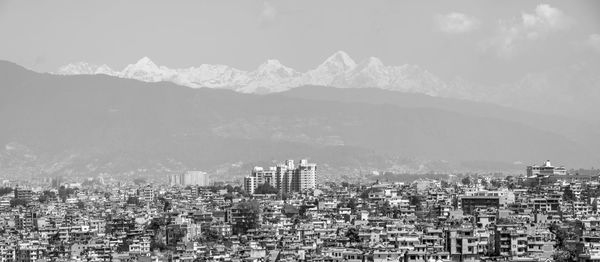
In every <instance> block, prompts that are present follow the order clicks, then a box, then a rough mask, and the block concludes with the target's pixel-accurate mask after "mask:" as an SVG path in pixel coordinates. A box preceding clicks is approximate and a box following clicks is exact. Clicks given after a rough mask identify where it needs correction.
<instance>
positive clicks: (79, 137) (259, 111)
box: [0, 62, 596, 174]
mask: <svg viewBox="0 0 600 262" xmlns="http://www.w3.org/2000/svg"><path fill="white" fill-rule="evenodd" d="M290 94H291V93H289V94H288V95H285V94H283V95H268V96H259V95H248V94H240V93H235V92H232V91H227V90H214V89H204V88H200V89H190V88H186V87H181V86H177V85H174V84H171V83H164V82H160V83H144V82H139V81H135V80H127V79H119V78H114V77H109V76H101V75H90V76H55V75H48V74H38V73H35V72H31V71H27V70H25V69H23V68H21V67H19V66H17V65H14V64H11V63H7V62H1V63H0V123H2V125H1V128H0V145H4V151H0V152H2V153H0V170H3V172H5V173H7V172H8V173H10V172H12V173H14V172H30V173H36V172H37V173H42V174H44V173H52V174H56V173H67V174H69V173H90V174H97V173H99V172H148V170H150V171H151V172H155V173H168V172H179V171H181V170H185V169H188V168H194V169H203V170H209V171H210V170H218V169H222V168H223V167H228V166H231V164H232V163H252V162H258V161H270V160H274V159H278V160H282V159H286V158H299V157H309V158H311V159H312V160H313V161H314V162H317V163H319V164H320V165H321V166H323V167H326V168H325V169H322V171H323V172H327V173H335V172H341V170H352V168H356V167H357V166H360V167H361V168H379V169H386V168H395V169H396V170H405V171H421V172H423V171H427V170H431V169H427V167H425V168H424V167H423V166H422V164H423V163H430V162H435V161H441V163H451V164H447V165H442V166H439V165H438V166H435V168H436V169H437V170H443V169H445V168H452V169H453V170H460V169H461V166H460V163H462V162H464V161H467V162H471V163H472V162H473V161H480V162H481V163H485V162H491V163H496V162H500V163H512V162H514V161H523V162H534V161H535V162H539V160H540V159H545V158H549V159H556V161H557V162H560V163H564V164H567V165H570V166H587V165H592V164H594V163H595V162H594V161H595V159H596V158H594V157H595V155H593V153H592V151H590V150H589V149H588V148H587V147H584V146H581V145H580V144H579V143H578V142H576V141H574V140H573V139H570V138H567V136H565V135H561V134H558V133H555V132H550V131H548V130H542V129H539V128H534V127H531V126H529V125H526V124H523V123H519V122H518V121H516V122H515V121H509V120H508V119H502V117H497V118H495V117H492V116H489V115H485V114H480V115H477V114H466V113H465V112H464V111H468V110H466V109H465V110H463V111H460V110H453V109H452V108H439V107H438V108H436V107H431V106H424V107H421V106H420V104H418V103H415V104H414V105H410V106H406V105H405V106H398V105H396V104H394V103H385V104H384V103H365V102H364V101H343V99H341V100H340V101H334V100H333V99H329V100H323V99H317V98H314V97H290V96H289V95H290ZM323 94H325V93H323ZM440 101H445V100H443V99H442V100H440ZM448 103H450V102H448ZM452 103H454V102H452ZM440 104H443V102H440ZM407 105H408V103H407ZM480 162H478V163H480Z"/></svg>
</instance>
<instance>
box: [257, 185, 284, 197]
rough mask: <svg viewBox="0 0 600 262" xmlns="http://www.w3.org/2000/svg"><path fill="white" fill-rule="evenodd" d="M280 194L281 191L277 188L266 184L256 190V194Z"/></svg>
mask: <svg viewBox="0 0 600 262" xmlns="http://www.w3.org/2000/svg"><path fill="white" fill-rule="evenodd" d="M277 193H279V190H277V188H275V187H273V186H272V185H270V184H267V183H264V184H261V185H259V186H258V187H257V188H256V189H255V190H254V194H261V195H262V194H277Z"/></svg>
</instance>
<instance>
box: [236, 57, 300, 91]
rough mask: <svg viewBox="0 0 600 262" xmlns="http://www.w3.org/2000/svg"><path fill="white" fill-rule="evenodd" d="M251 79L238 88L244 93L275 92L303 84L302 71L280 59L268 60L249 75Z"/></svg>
mask: <svg viewBox="0 0 600 262" xmlns="http://www.w3.org/2000/svg"><path fill="white" fill-rule="evenodd" d="M248 76H249V77H250V79H251V81H250V82H249V83H248V84H247V85H246V86H244V87H242V88H239V89H237V91H239V92H242V93H273V92H281V91H285V90H288V89H290V88H294V87H297V86H301V85H303V84H304V82H303V81H302V73H300V72H298V71H296V70H294V69H291V68H289V67H286V66H284V65H282V64H281V63H280V62H279V61H278V60H273V59H270V60H267V62H265V63H263V64H262V65H260V66H259V67H258V69H257V70H256V71H254V72H251V73H249V75H248Z"/></svg>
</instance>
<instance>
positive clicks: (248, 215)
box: [233, 201, 260, 234]
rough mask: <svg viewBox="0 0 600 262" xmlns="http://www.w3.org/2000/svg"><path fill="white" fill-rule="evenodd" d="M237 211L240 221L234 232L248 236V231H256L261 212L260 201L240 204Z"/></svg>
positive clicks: (236, 224)
mask: <svg viewBox="0 0 600 262" xmlns="http://www.w3.org/2000/svg"><path fill="white" fill-rule="evenodd" d="M235 209H236V215H237V216H239V219H238V220H237V221H236V223H235V224H234V226H233V231H234V232H237V233H242V234H246V232H247V231H248V229H255V228H257V227H258V218H259V212H260V204H259V203H258V201H246V202H240V203H238V205H237V207H236V208H235Z"/></svg>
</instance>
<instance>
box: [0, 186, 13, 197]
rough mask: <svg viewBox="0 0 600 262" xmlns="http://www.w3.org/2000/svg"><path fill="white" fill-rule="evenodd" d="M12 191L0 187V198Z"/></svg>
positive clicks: (8, 188)
mask: <svg viewBox="0 0 600 262" xmlns="http://www.w3.org/2000/svg"><path fill="white" fill-rule="evenodd" d="M12 191H13V189H12V188H10V187H0V196H4V195H8V194H10V193H12Z"/></svg>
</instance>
